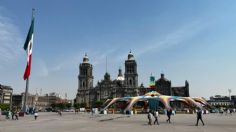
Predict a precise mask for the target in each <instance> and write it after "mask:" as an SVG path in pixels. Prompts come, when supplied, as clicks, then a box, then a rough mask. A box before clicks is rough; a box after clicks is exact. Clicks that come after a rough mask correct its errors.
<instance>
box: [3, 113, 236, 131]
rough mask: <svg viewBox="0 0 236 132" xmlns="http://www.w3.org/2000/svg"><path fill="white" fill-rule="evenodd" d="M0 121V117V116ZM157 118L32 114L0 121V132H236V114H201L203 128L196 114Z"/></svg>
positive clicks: (119, 115) (111, 115) (144, 116)
mask: <svg viewBox="0 0 236 132" xmlns="http://www.w3.org/2000/svg"><path fill="white" fill-rule="evenodd" d="M1 118H2V117H1ZM166 118H167V117H166V116H165V115H161V116H160V119H159V123H160V125H159V126H157V125H152V126H149V125H147V115H145V114H139V115H132V116H128V115H121V114H114V115H113V114H110V115H93V116H92V115H91V114H85V113H79V114H77V115H75V114H74V113H63V115H62V116H61V117H60V116H59V115H58V114H56V113H39V117H38V119H37V120H34V117H33V115H27V116H26V117H20V118H19V120H5V119H0V132H156V131H160V132H161V131H165V132H236V114H234V115H219V114H208V115H203V120H204V122H205V124H206V125H205V126H202V124H201V122H199V126H194V125H195V123H196V115H188V114H178V115H175V116H172V123H171V124H168V123H166Z"/></svg>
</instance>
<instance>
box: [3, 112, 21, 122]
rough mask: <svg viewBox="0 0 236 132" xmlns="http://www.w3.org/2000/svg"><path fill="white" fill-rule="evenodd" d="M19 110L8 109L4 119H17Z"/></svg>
mask: <svg viewBox="0 0 236 132" xmlns="http://www.w3.org/2000/svg"><path fill="white" fill-rule="evenodd" d="M18 117H19V111H17V110H14V111H10V110H8V111H7V113H6V119H12V120H18V119H19V118H18Z"/></svg>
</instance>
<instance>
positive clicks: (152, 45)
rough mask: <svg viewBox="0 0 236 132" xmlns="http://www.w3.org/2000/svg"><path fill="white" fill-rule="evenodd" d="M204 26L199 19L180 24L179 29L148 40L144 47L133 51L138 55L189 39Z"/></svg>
mask: <svg viewBox="0 0 236 132" xmlns="http://www.w3.org/2000/svg"><path fill="white" fill-rule="evenodd" d="M205 26H206V25H204V24H203V23H202V22H201V21H200V20H198V21H192V22H189V23H187V24H185V25H184V26H181V27H180V28H179V29H177V30H174V31H172V32H170V33H169V34H167V35H166V36H165V37H164V38H162V39H160V38H157V39H154V40H151V42H148V43H149V44H147V45H144V47H141V49H138V50H137V51H135V56H136V57H139V56H141V55H143V54H145V53H148V52H152V51H155V52H158V51H161V50H164V49H168V48H170V47H172V46H175V45H178V44H181V43H182V42H183V41H186V40H188V39H191V38H192V37H194V36H195V35H197V34H198V33H199V32H200V31H202V29H204V28H205Z"/></svg>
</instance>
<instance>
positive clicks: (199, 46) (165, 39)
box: [0, 0, 236, 98]
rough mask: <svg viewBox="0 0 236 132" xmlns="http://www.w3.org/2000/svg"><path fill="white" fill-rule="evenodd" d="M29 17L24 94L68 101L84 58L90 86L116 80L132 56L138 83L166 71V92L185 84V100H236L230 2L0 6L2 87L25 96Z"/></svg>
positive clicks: (79, 1)
mask: <svg viewBox="0 0 236 132" xmlns="http://www.w3.org/2000/svg"><path fill="white" fill-rule="evenodd" d="M33 7H34V8H35V9H36V13H35V33H34V47H33V62H32V71H31V76H30V84H29V86H30V92H31V93H35V92H36V90H37V91H38V92H39V91H40V89H42V93H43V94H45V93H48V92H54V91H55V92H57V93H60V94H61V95H62V96H64V95H65V93H67V95H68V98H74V97H75V95H76V93H77V89H78V79H77V76H78V74H79V69H78V68H79V64H80V63H81V62H82V57H83V56H84V54H85V52H86V53H87V54H88V56H89V58H90V62H91V63H92V64H93V66H94V72H93V73H94V85H96V83H97V81H98V80H101V79H103V76H104V73H105V67H106V57H107V61H108V72H109V73H110V74H111V77H112V79H115V78H116V77H117V73H118V68H119V67H121V68H122V69H123V71H124V61H125V59H127V54H128V52H129V50H130V49H131V50H132V52H133V54H134V56H135V59H136V61H137V64H138V73H139V84H141V83H142V82H143V83H144V85H145V86H147V85H148V80H149V76H150V74H151V73H152V74H153V75H154V76H155V77H156V78H159V77H160V73H161V72H164V74H165V76H166V78H167V79H169V80H171V82H172V86H182V85H184V82H185V80H188V81H189V83H190V95H191V96H202V97H206V98H208V97H209V96H212V95H216V94H221V95H228V89H232V94H236V83H235V78H236V68H235V67H236V61H235V60H236V59H235V58H236V52H235V51H236V37H235V35H236V1H234V0H226V1H223V0H198V1H196V0H178V1H177V0H176V1H174V0H147V1H144V0H68V1H65V0H61V1H56V0H51V1H48V0H40V1H37V0H21V1H9V0H1V1H0V62H1V63H0V73H1V76H0V83H1V84H3V85H9V86H12V87H13V89H14V93H20V92H23V91H24V90H25V81H24V80H23V74H24V69H25V66H26V54H25V51H24V50H23V48H22V47H23V44H24V41H25V38H26V35H27V32H28V28H29V26H30V19H31V9H32V8H33Z"/></svg>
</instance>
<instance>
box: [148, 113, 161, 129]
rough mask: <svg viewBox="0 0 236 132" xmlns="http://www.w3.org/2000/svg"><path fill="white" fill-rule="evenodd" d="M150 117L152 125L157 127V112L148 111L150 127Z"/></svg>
mask: <svg viewBox="0 0 236 132" xmlns="http://www.w3.org/2000/svg"><path fill="white" fill-rule="evenodd" d="M152 117H154V119H155V120H154V122H153V124H154V125H155V124H157V125H159V122H158V117H159V113H158V111H152V110H150V111H149V112H148V124H149V125H152Z"/></svg>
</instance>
